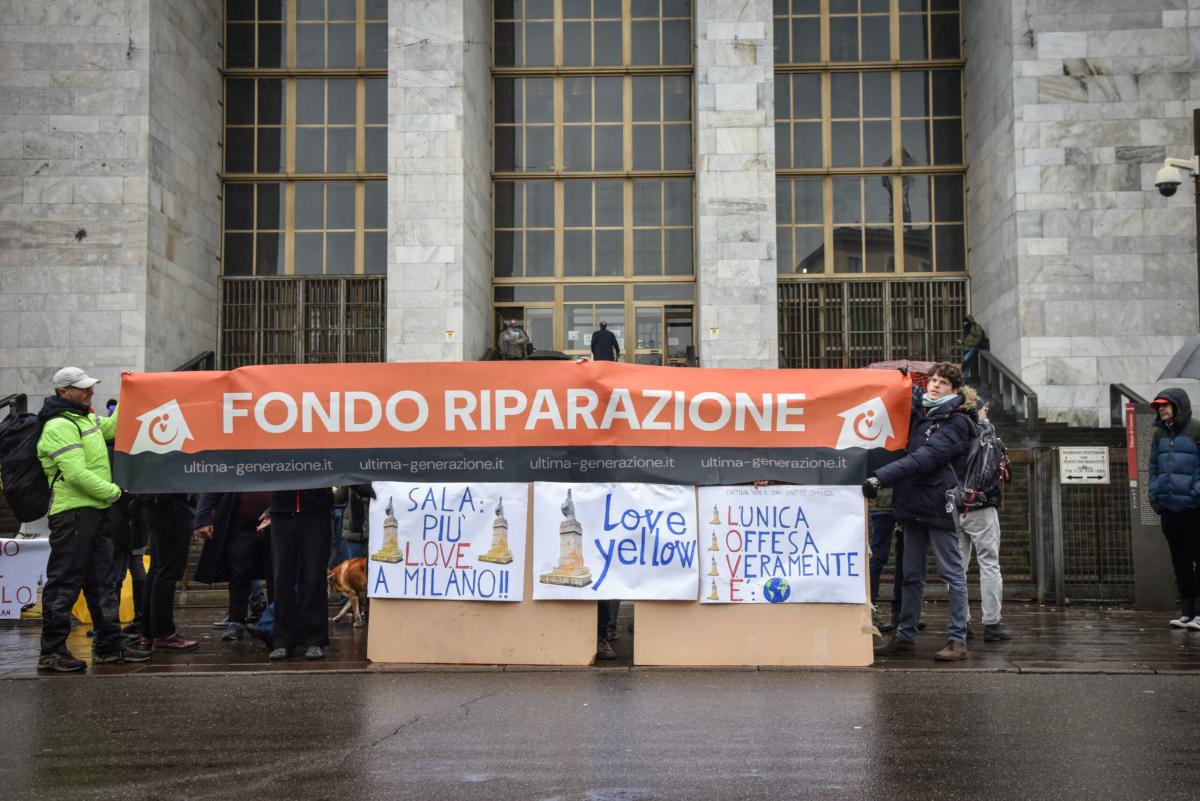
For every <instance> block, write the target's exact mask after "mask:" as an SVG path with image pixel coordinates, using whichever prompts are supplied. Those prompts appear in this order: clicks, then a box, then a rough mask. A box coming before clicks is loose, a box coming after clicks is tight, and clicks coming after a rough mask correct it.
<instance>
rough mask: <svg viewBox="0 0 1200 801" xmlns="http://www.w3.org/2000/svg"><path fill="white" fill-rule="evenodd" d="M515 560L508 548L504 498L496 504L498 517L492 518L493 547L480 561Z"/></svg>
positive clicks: (507, 562) (500, 561)
mask: <svg viewBox="0 0 1200 801" xmlns="http://www.w3.org/2000/svg"><path fill="white" fill-rule="evenodd" d="M512 560H513V555H512V551H510V550H509V549H508V521H507V520H505V519H504V498H500V500H499V502H497V504H496V517H495V518H494V519H493V520H492V547H491V548H490V549H489V550H488V552H487V553H485V554H483V555H482V556H480V557H479V561H480V562H492V563H494V564H497V565H507V564H509V563H510V562H512Z"/></svg>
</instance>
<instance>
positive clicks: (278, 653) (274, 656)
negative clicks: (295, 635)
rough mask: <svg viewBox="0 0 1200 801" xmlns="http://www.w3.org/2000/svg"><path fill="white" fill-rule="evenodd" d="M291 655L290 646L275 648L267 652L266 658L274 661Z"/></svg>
mask: <svg viewBox="0 0 1200 801" xmlns="http://www.w3.org/2000/svg"><path fill="white" fill-rule="evenodd" d="M291 656H292V649H291V648H276V649H275V650H273V651H271V653H269V654H267V659H270V660H271V661H272V662H275V661H277V660H280V659H290V658H291Z"/></svg>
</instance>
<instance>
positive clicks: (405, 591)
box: [367, 481, 529, 601]
mask: <svg viewBox="0 0 1200 801" xmlns="http://www.w3.org/2000/svg"><path fill="white" fill-rule="evenodd" d="M371 486H372V487H373V488H374V489H375V499H374V500H373V501H371V512H370V516H369V522H368V524H367V525H368V530H369V539H370V543H369V550H368V555H369V557H370V561H369V568H368V571H367V591H368V594H369V595H370V596H371V597H372V598H431V599H439V600H441V599H444V600H450V601H520V600H521V599H522V598H523V597H524V595H525V540H526V532H527V526H526V520H527V518H528V509H529V503H528V498H529V486H528V485H527V484H486V483H478V484H433V483H427V484H415V483H414V484H410V483H401V482H392V481H377V482H375V483H374V484H372V485H371Z"/></svg>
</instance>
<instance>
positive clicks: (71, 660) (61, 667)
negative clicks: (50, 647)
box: [37, 651, 87, 673]
mask: <svg viewBox="0 0 1200 801" xmlns="http://www.w3.org/2000/svg"><path fill="white" fill-rule="evenodd" d="M86 668H87V663H86V662H84V661H83V660H82V659H76V658H75V657H74V656H72V655H71V652H70V651H64V652H62V653H60V654H42V655H41V656H39V657H38V664H37V669H38V670H45V671H50V672H54V673H77V672H79V671H81V670H85V669H86Z"/></svg>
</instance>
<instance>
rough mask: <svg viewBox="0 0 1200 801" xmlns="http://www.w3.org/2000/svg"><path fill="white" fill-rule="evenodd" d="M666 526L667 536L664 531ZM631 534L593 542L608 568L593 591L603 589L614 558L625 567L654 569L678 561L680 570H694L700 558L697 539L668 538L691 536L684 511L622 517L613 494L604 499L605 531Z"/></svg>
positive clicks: (646, 511)
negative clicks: (614, 510)
mask: <svg viewBox="0 0 1200 801" xmlns="http://www.w3.org/2000/svg"><path fill="white" fill-rule="evenodd" d="M661 526H665V527H666V531H667V533H666V534H664V533H662V532H660V530H659V529H660V527H661ZM618 529H620V530H622V531H625V532H628V533H629V535H630V536H627V537H622V538H620V539H616V536H619V533H620V532H617V534H616V535H614V538H613V539H604V540H601V539H594V540H592V543H593V545H594V546H595V548H596V551H597V552H598V553H599V554H600V558H601V559H602V560H603V561H604V566H603V567H602V568H601V569H600V575H599V576H598V577H597V579H596V581H595V582H594V583H593V584H592V590H593V591H595V590H599V589H600V587H601V586H603V584H604V580H605V579H606V578H607V577H608V571H609V568H611V567H612V563H613V559H614V558H615V559H616V560H617V561H618V562H620V563H621V564H623V565H641V566H643V567H644V566H646V565H647V564H649V566H650V567H667V566H670V565H673V564H674V563H675V562H676V560H678V565H679V567H682V568H690V567H691V566H692V565H693V564H694V563H695V559H696V540H695V538H692V539H691V540H690V541H688V542H676V541H673V540H671V539H667V537H668V536H675V537H685V536H686V535H687V533H688V530H687V519H686V518H685V517H684V516H683V514H682V513H680V512H669V513H664V512H663V511H661V510H655V509H641V510H638V509H626V510H624V511H623V512H621V513H620V514H619V515H616V516H614V515H613V509H612V493H611V492H610V493H608V494H607V495H606V496H605V497H604V532H605V533H608V532H610V531H617V530H618Z"/></svg>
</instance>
